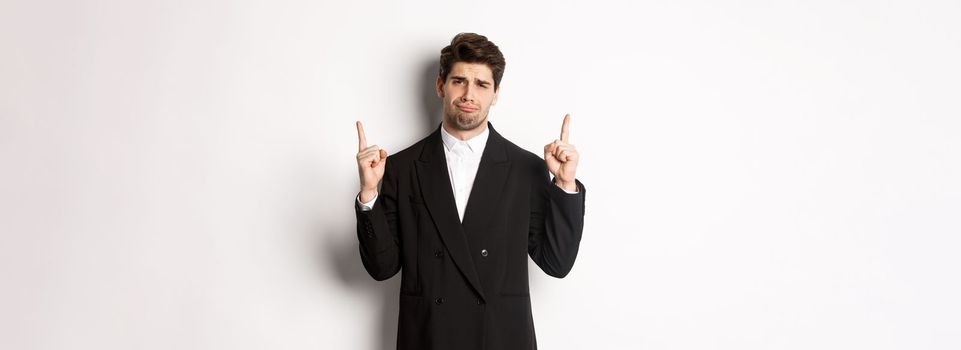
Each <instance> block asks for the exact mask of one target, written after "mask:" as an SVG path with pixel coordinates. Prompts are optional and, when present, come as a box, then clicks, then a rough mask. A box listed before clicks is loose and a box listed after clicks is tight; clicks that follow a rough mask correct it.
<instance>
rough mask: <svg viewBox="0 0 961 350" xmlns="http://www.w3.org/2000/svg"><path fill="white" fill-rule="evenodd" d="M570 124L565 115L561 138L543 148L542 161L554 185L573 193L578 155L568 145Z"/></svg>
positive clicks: (568, 117)
mask: <svg viewBox="0 0 961 350" xmlns="http://www.w3.org/2000/svg"><path fill="white" fill-rule="evenodd" d="M570 124H571V115H570V114H567V115H565V116H564V124H563V125H561V138H560V139H558V140H554V142H551V143H549V144H547V145H546V146H544V161H545V162H547V170H548V171H550V172H551V174H552V175H554V184H556V185H557V186H558V187H560V188H563V189H565V190H567V191H569V192H575V191H577V184H576V183H575V182H574V175H575V174H576V173H577V161H578V160H579V159H580V154H578V153H577V149H575V148H574V145H572V144H570V143H568V138H567V134H568V128H569V127H570Z"/></svg>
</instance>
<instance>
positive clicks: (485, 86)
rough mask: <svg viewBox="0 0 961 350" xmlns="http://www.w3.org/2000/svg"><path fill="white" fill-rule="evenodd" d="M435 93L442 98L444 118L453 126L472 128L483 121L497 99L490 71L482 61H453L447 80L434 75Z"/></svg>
mask: <svg viewBox="0 0 961 350" xmlns="http://www.w3.org/2000/svg"><path fill="white" fill-rule="evenodd" d="M436 85H437V96H439V97H441V98H442V99H443V100H444V122H445V123H446V124H447V125H448V126H450V127H452V128H454V129H457V130H464V131H467V130H473V129H475V128H477V127H479V126H481V125H484V123H486V122H487V113H488V112H489V111H490V107H491V106H492V105H494V104H496V103H497V91H494V73H493V72H492V71H491V69H490V67H488V66H487V65H486V64H483V63H465V62H457V63H454V65H453V66H452V67H451V69H450V72H449V73H448V74H447V81H441V79H440V78H439V77H438V78H437V82H436Z"/></svg>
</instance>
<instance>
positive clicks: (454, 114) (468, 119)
mask: <svg viewBox="0 0 961 350" xmlns="http://www.w3.org/2000/svg"><path fill="white" fill-rule="evenodd" d="M479 112H481V113H477V114H466V113H463V112H460V111H451V112H449V113H446V119H447V122H448V123H447V124H448V125H450V126H451V127H453V128H454V129H456V130H460V131H471V130H474V129H477V128H478V127H480V126H481V124H482V123H484V122H486V121H487V111H479Z"/></svg>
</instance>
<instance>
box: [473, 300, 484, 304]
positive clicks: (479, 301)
mask: <svg viewBox="0 0 961 350" xmlns="http://www.w3.org/2000/svg"><path fill="white" fill-rule="evenodd" d="M474 302H475V303H477V305H483V304H484V302H483V301H481V300H480V299H474Z"/></svg>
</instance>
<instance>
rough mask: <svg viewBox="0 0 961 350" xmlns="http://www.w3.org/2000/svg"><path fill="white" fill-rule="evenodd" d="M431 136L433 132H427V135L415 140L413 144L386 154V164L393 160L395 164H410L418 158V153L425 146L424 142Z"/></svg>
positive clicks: (419, 153)
mask: <svg viewBox="0 0 961 350" xmlns="http://www.w3.org/2000/svg"><path fill="white" fill-rule="evenodd" d="M432 136H434V133H430V134H427V136H425V137H424V138H422V139H420V140H419V141H417V142H415V143H414V144H412V145H410V146H407V148H404V149H403V150H401V151H399V152H397V153H394V154H388V155H387V162H388V164H390V162H391V161H393V162H394V164H395V165H403V164H410V163H412V162H413V161H414V160H417V159H418V158H420V155H421V153H422V152H423V150H424V147H426V144H427V143H428V141H429V140H430V138H431V137H432Z"/></svg>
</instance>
